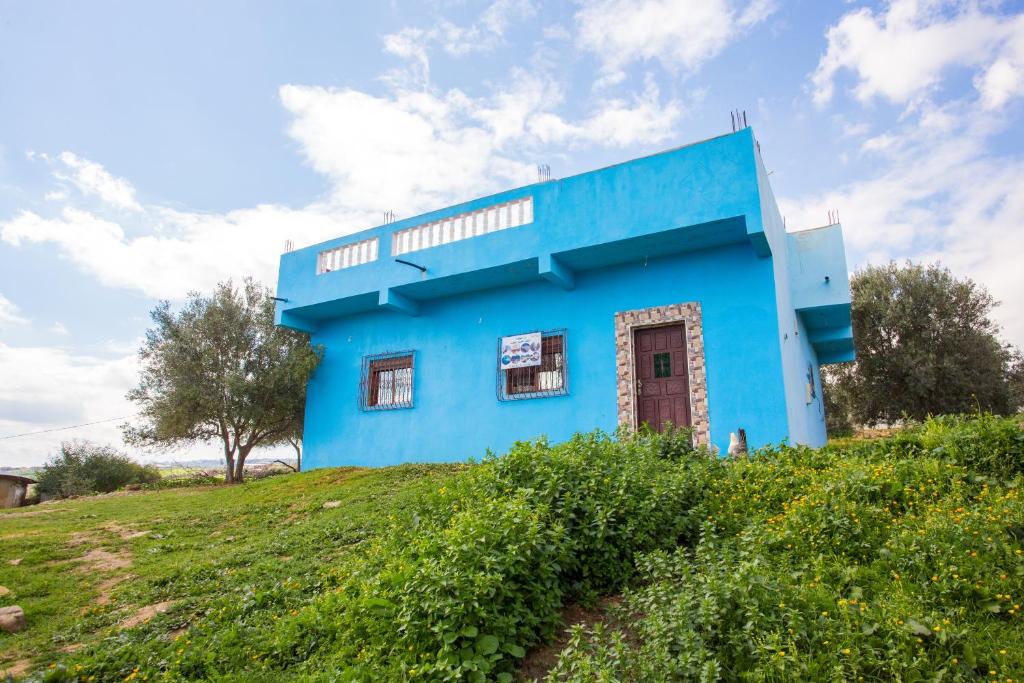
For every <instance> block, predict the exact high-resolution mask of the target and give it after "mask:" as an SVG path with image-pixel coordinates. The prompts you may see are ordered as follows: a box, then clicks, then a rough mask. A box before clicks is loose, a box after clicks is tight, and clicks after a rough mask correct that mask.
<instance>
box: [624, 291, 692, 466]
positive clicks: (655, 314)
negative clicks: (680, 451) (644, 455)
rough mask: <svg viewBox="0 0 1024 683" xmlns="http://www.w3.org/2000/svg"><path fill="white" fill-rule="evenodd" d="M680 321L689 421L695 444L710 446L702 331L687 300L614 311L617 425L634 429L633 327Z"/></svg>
mask: <svg viewBox="0 0 1024 683" xmlns="http://www.w3.org/2000/svg"><path fill="white" fill-rule="evenodd" d="M677 323H683V332H684V334H685V335H686V358H687V365H688V366H689V367H688V370H689V377H690V420H691V421H692V422H693V425H692V426H693V434H694V440H695V441H696V443H697V444H698V445H701V446H710V445H711V425H710V423H709V421H708V382H707V373H706V369H705V366H704V330H703V326H702V323H701V312H700V304H699V303H697V302H690V303H684V304H672V305H670V306H655V307H653V308H640V309H637V310H634V311H621V312H619V313H616V314H615V365H616V373H617V376H618V406H619V424H620V425H623V426H625V427H627V428H628V429H636V427H637V424H636V405H635V403H636V396H635V393H634V391H633V387H635V386H636V380H635V377H634V375H635V370H634V369H635V367H636V364H635V361H634V359H633V330H634V329H636V328H638V327H659V326H661V325H671V324H677Z"/></svg>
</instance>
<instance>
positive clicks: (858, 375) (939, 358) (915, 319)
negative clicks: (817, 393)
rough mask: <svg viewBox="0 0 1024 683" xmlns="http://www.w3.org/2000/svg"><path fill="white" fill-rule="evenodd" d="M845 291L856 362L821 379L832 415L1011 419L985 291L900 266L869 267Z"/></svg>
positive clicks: (859, 419) (1007, 358) (1007, 362)
mask: <svg viewBox="0 0 1024 683" xmlns="http://www.w3.org/2000/svg"><path fill="white" fill-rule="evenodd" d="M851 289H852V295H853V307H852V308H853V310H852V318H853V338H854V344H855V346H856V349H857V360H856V362H855V363H852V364H848V365H845V366H839V367H837V368H834V369H831V370H830V371H829V372H827V373H826V382H827V387H826V392H827V393H831V394H832V395H831V396H829V404H830V405H832V406H833V407H834V409H837V410H840V411H846V412H847V414H848V417H849V418H851V419H852V420H853V421H854V422H855V423H858V424H876V423H878V422H889V423H891V422H895V421H897V420H899V419H901V418H902V417H904V416H906V417H911V418H915V419H923V418H925V417H926V416H928V415H938V414H943V413H964V412H972V411H974V410H977V409H979V408H980V409H983V410H990V411H992V412H996V413H1006V412H1008V411H1009V410H1010V409H1011V405H1010V402H1011V399H1010V374H1011V361H1012V357H1013V351H1012V349H1011V348H1010V347H1008V346H1005V345H1004V344H1003V343H1002V342H1000V340H999V338H998V336H997V335H998V332H999V328H998V326H997V325H996V324H995V323H994V322H993V321H992V319H991V318H990V314H991V312H992V309H993V307H994V306H995V305H996V301H995V300H994V299H993V298H992V296H991V294H989V293H988V291H987V290H986V289H985V288H984V287H982V286H980V285H978V284H976V283H975V282H973V281H972V280H970V279H968V278H964V279H957V278H955V277H954V276H953V275H952V274H951V273H950V272H949V270H948V269H946V268H943V267H941V266H940V265H938V264H933V265H928V266H921V265H916V264H912V263H910V262H907V263H906V264H904V265H898V264H896V263H890V264H888V265H886V266H869V267H867V268H865V269H864V270H861V271H859V272H857V273H856V274H855V275H854V277H853V279H852V281H851ZM834 422H835V423H836V424H839V423H841V422H842V419H841V417H837V418H836V419H835V420H834Z"/></svg>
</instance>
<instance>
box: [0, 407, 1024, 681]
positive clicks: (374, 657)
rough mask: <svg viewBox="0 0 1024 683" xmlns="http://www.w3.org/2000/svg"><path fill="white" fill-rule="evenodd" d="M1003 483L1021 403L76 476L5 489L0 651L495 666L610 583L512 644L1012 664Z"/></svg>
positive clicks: (1019, 465) (493, 670) (739, 671)
mask: <svg viewBox="0 0 1024 683" xmlns="http://www.w3.org/2000/svg"><path fill="white" fill-rule="evenodd" d="M1022 488H1024V431H1022V429H1021V426H1020V424H1019V423H1018V421H1016V420H1013V419H1002V418H996V417H993V416H989V415H978V416H970V417H948V418H939V419H935V420H929V421H927V422H926V423H925V424H924V425H919V426H915V427H913V428H911V429H907V430H904V431H902V432H899V433H897V434H894V435H893V436H891V437H889V438H884V439H872V440H854V441H847V442H842V443H839V444H833V445H832V446H830V447H827V448H824V449H810V448H803V447H799V448H791V447H787V446H781V447H778V448H766V449H763V450H761V451H759V452H758V453H756V454H752V455H751V457H750V458H741V459H737V460H724V461H723V460H719V459H717V458H710V457H708V454H707V453H706V452H704V451H700V450H695V449H693V448H692V446H691V445H690V441H689V435H688V434H686V433H676V434H669V435H651V434H639V435H635V436H631V437H628V438H623V439H615V438H610V437H608V436H606V435H604V434H601V433H594V434H586V435H577V436H576V437H574V438H573V439H572V440H570V441H568V442H566V443H563V444H558V445H550V444H547V443H546V442H544V441H539V442H536V443H524V444H516V445H515V446H514V447H513V448H512V449H511V450H510V452H509V453H508V454H506V455H505V456H503V457H501V458H487V459H485V461H484V462H482V463H480V464H477V465H473V466H432V467H427V466H402V467H397V468H387V469H382V470H372V471H371V470H359V469H336V470H322V471H317V472H313V473H308V474H302V475H288V476H281V477H274V478H270V479H265V480H261V481H259V482H254V483H252V484H248V485H245V486H239V487H207V488H193V489H187V488H186V489H177V490H167V491H158V492H146V493H137V494H132V495H111V496H106V497H97V498H92V499H81V500H76V501H70V502H65V503H60V504H57V505H47V506H42V507H38V508H34V509H30V510H28V511H16V512H8V513H6V514H3V515H0V543H2V544H3V545H2V547H3V548H4V559H9V558H21V560H22V561H21V563H20V564H17V565H10V564H8V563H6V562H0V584H3V585H5V586H7V587H9V588H11V589H12V590H13V593H11V594H10V595H6V596H3V597H0V604H12V603H17V604H20V605H22V606H23V607H25V608H26V611H27V612H28V616H29V629H28V630H27V631H26V632H24V633H22V634H19V635H15V636H9V635H2V634H0V651H2V652H3V653H4V654H3V657H4V658H6V659H7V660H9V661H11V660H24V658H27V657H30V656H31V657H35V659H34V662H33V663H34V665H35V666H36V671H35V675H34V678H35V679H37V680H42V681H46V682H47V683H50V682H57V681H60V682H70V681H75V682H76V683H89V682H90V681H132V682H134V681H154V680H161V681H181V680H215V681H218V682H220V683H226V682H228V681H246V682H247V683H248V682H250V681H268V682H269V681H274V682H275V683H276V682H277V681H302V682H304V683H305V682H309V683H312V682H314V681H343V682H346V683H355V682H360V683H362V682H368V681H407V680H408V681H414V680H424V681H436V680H444V681H499V682H502V683H509V682H511V681H513V680H515V679H516V677H517V676H522V668H521V667H522V662H523V657H524V655H527V653H528V652H530V651H531V649H533V648H536V647H537V646H538V645H541V644H544V643H546V642H550V640H551V638H552V636H553V635H555V634H556V633H557V632H558V630H559V628H560V626H561V624H560V612H561V611H562V609H563V608H564V607H566V606H567V605H572V604H574V603H575V604H577V605H583V606H587V605H592V604H594V601H595V600H596V599H597V598H600V597H602V596H614V599H612V600H609V601H603V603H601V604H610V605H613V606H615V607H613V608H611V609H612V611H613V614H612V619H610V621H609V622H608V624H607V626H606V627H601V628H597V627H595V628H593V629H587V628H579V629H577V630H576V631H575V633H574V635H573V637H572V639H571V640H570V641H569V643H568V644H567V646H566V647H564V648H562V649H561V654H560V656H559V657H558V661H557V663H556V664H550V663H548V664H546V665H545V666H543V667H539V668H538V667H529V669H530V670H531V671H540V672H549V674H548V677H547V680H548V681H551V682H552V683H555V682H560V681H566V682H568V681H573V682H576V681H581V682H582V681H648V680H650V681H668V680H709V681H710V680H746V681H805V680H828V681H836V682H837V683H838V682H840V681H843V682H845V681H857V680H865V681H883V680H885V681H889V680H898V681H937V680H944V681H945V680H954V681H980V680H1001V681H1006V680H1008V679H1013V680H1019V679H1020V678H1021V675H1022V672H1024V612H1022V608H1021V603H1022V602H1024V600H1022V596H1024V496H1022V493H1021V490H1022ZM327 501H336V506H332V507H327V508H325V507H324V503H325V502H327ZM141 532H146V533H141ZM104 553H105V554H104ZM88 557H92V558H97V557H98V558H99V559H107V560H111V559H114V560H118V559H119V558H120V560H121V561H122V563H124V564H125V565H126V566H123V567H121V568H108V569H106V570H104V571H97V570H95V567H93V568H92V569H90V563H89V560H88V559H87V558H88ZM119 577H120V578H123V579H124V580H123V581H122V582H120V583H118V584H116V585H114V584H113V583H112V580H113V579H115V578H119ZM132 577H135V578H132ZM111 586H113V587H112V589H111ZM108 589H110V590H108ZM104 593H110V594H111V595H110V597H111V598H112V599H111V600H110V601H109V602H102V601H101V600H100V599H99V597H100V596H101V595H103V594H104ZM153 605H161V606H162V607H166V608H167V610H166V612H164V613H154V612H152V611H150V612H142V613H141V614H142V616H143V617H151V619H150V620H149V621H146V620H145V619H143V618H141V617H140V616H139V615H140V611H139V610H140V608H144V607H146V606H153ZM616 605H617V606H616ZM134 622H137V623H134ZM126 623H132V624H133V625H132V626H131V627H130V628H125V625H126ZM68 646H73V647H79V646H80V649H75V650H72V651H70V652H69V651H67V648H68ZM544 661H546V662H550V661H551V660H550V659H548V660H544ZM532 663H536V661H534V662H532ZM51 665H52V668H51ZM552 666H554V668H553V669H552Z"/></svg>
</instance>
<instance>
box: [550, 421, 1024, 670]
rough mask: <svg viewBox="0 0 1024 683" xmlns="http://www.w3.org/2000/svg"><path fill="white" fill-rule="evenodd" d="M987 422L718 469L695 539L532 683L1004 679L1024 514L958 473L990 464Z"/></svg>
mask: <svg viewBox="0 0 1024 683" xmlns="http://www.w3.org/2000/svg"><path fill="white" fill-rule="evenodd" d="M998 422H1000V421H999V420H997V419H995V418H992V419H989V418H977V419H974V420H962V421H961V420H957V421H951V422H945V423H944V424H940V425H938V426H934V425H932V426H929V425H926V426H925V427H924V429H923V430H915V431H914V432H913V433H912V434H910V435H903V436H901V437H899V438H898V439H895V440H889V441H886V442H884V443H882V444H873V445H870V446H869V447H858V448H855V449H851V450H849V451H836V450H832V449H826V450H812V449H806V448H782V449H778V450H766V451H763V452H762V453H760V454H758V455H757V456H756V457H754V458H753V459H751V460H750V461H743V460H739V461H734V462H730V463H728V465H727V466H726V467H723V468H722V469H721V470H720V471H719V472H717V475H718V476H717V479H716V485H715V486H714V487H713V488H712V489H710V490H709V492H708V495H707V496H706V498H705V500H704V502H703V503H702V505H701V507H702V508H703V511H704V512H705V514H704V522H705V527H704V530H703V537H702V540H701V541H700V543H699V544H698V545H697V546H696V547H695V548H686V547H682V548H679V549H677V550H675V551H673V552H666V551H658V552H654V553H649V554H646V555H643V556H641V557H640V558H639V561H638V564H639V567H640V573H639V576H638V580H637V581H636V582H635V583H634V584H633V586H634V587H633V588H632V589H630V590H627V592H626V596H625V600H624V607H623V610H624V613H623V614H622V615H621V616H620V619H619V621H620V622H621V623H624V624H629V628H628V630H624V629H618V630H611V631H601V632H597V631H593V632H589V633H586V632H579V633H577V634H575V636H574V639H573V641H572V642H571V643H570V644H569V646H568V647H567V648H566V650H565V651H563V653H562V655H561V658H560V661H559V664H558V666H557V667H556V669H555V670H554V671H553V672H552V674H551V675H550V677H549V680H550V681H569V680H573V681H578V680H621V681H664V680H737V679H742V680H756V681H766V680H773V681H774V680H789V681H805V680H831V681H858V680H904V681H909V680H939V679H941V680H996V679H997V678H998V680H1008V679H1009V678H1013V679H1016V678H1017V677H1018V676H1019V674H1020V672H1021V671H1022V670H1024V629H1022V623H1021V616H1020V614H1021V611H1020V610H1021V607H1020V603H1021V602H1024V601H1022V600H1021V597H1022V596H1024V547H1022V542H1024V504H1022V501H1021V496H1020V493H1019V488H1017V485H1016V484H1014V483H1011V484H1009V485H1003V484H998V483H995V482H992V481H991V480H990V478H989V477H988V476H979V475H978V474H977V471H976V470H974V469H972V467H967V466H964V465H963V464H961V463H964V462H969V463H973V464H974V465H975V466H977V467H979V468H982V469H983V471H986V472H990V471H992V469H993V468H994V463H995V462H1003V461H1002V460H993V459H991V458H988V457H986V456H985V455H984V454H982V453H978V452H974V449H982V448H992V445H991V444H992V443H995V444H1002V443H1006V442H1012V441H1013V439H1012V438H1008V437H1007V435H1008V434H1010V435H1012V432H1009V430H1008V429H1006V427H1008V426H1013V427H1014V428H1015V426H1014V425H1013V423H1012V421H1006V420H1003V421H1001V422H1003V424H998ZM929 430H930V431H929ZM961 431H962V432H963V433H961ZM930 440H931V441H930ZM936 443H938V444H941V445H943V446H944V448H945V450H942V451H937V450H936V448H938V446H937V445H934V444H936ZM953 444H956V445H957V448H958V449H959V450H954V449H953V448H951V447H950V446H951V445H953ZM911 446H912V447H911ZM908 453H909V454H910V455H909V456H908ZM1016 481H1017V483H1020V482H1021V480H1020V479H1017V480H1016ZM584 671H585V672H587V673H586V677H580V676H579V675H578V672H584ZM990 672H995V673H994V674H993V673H990Z"/></svg>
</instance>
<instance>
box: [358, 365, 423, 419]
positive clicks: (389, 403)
mask: <svg viewBox="0 0 1024 683" xmlns="http://www.w3.org/2000/svg"><path fill="white" fill-rule="evenodd" d="M413 355H414V354H413V352H412V351H396V352H391V353H379V354H376V355H373V356H363V371H362V379H361V380H360V386H359V407H360V408H362V409H363V410H393V409H395V408H412V405H413V403H412V399H413V371H414V363H413Z"/></svg>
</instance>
